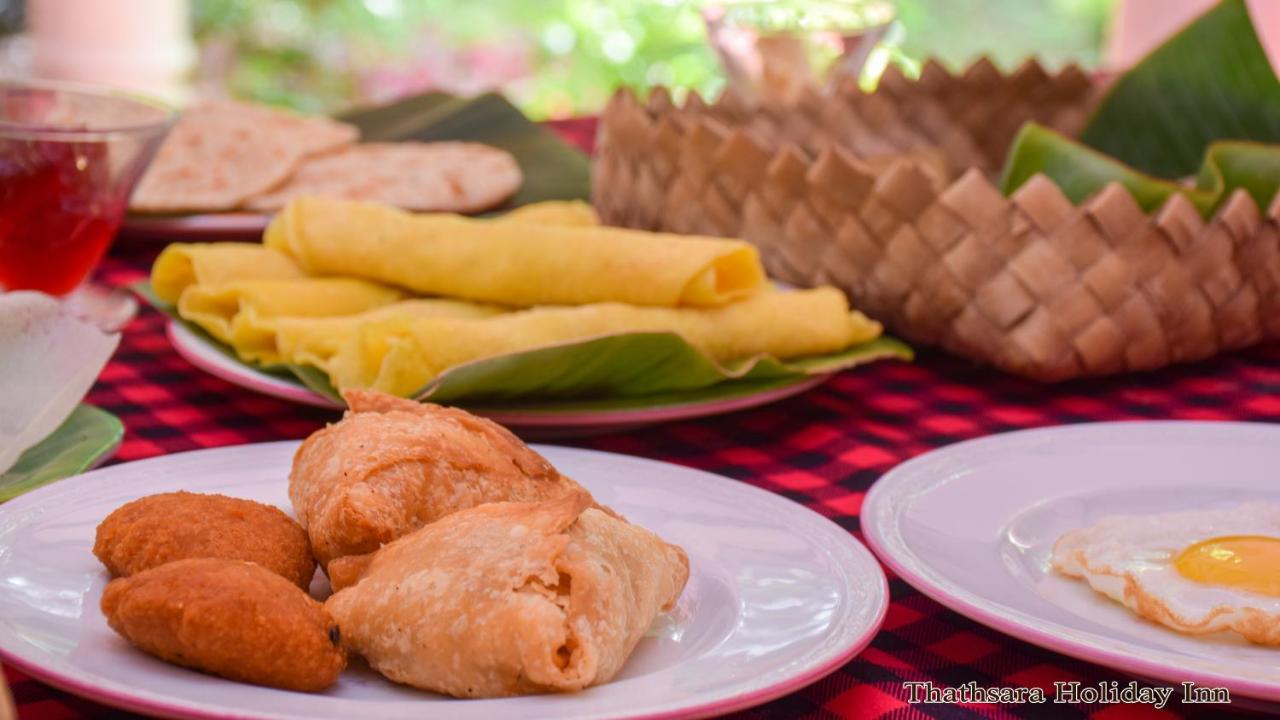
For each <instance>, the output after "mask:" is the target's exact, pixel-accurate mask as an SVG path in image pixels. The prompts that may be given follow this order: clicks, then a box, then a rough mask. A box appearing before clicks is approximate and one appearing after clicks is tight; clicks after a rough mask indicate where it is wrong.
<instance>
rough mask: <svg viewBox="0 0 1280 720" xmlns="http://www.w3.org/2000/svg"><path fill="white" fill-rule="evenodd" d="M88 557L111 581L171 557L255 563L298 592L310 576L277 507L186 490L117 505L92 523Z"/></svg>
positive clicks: (302, 541)
mask: <svg viewBox="0 0 1280 720" xmlns="http://www.w3.org/2000/svg"><path fill="white" fill-rule="evenodd" d="M93 554H94V555H96V556H98V559H99V560H101V561H102V564H103V565H106V566H107V570H109V571H110V572H111V574H112V575H115V576H128V575H133V574H134V573H138V572H142V571H143V570H147V569H149V568H153V567H157V566H159V565H163V564H165V563H168V562H173V561H174V560H184V559H187V558H224V559H228V560H245V561H248V562H254V563H257V564H259V565H261V566H262V567H264V568H266V569H267V570H270V571H271V572H274V573H276V574H278V575H280V576H281V577H283V578H284V579H286V580H288V581H289V582H291V583H293V584H294V585H297V586H298V587H300V588H303V589H304V590H305V589H306V588H307V587H308V586H310V585H311V576H312V575H314V574H315V572H316V562H315V559H314V558H312V557H311V548H310V545H309V543H308V542H307V534H306V532H305V531H304V530H303V529H302V527H301V526H299V525H298V523H296V522H294V521H293V519H292V518H290V517H289V516H288V515H285V514H284V512H282V511H281V510H280V509H279V508H275V507H272V506H270V505H264V504H262V503H259V502H254V501H252V500H245V499H243V498H233V497H227V496H226V495H205V494H201V493H189V492H172V493H162V494H159V495H149V496H147V497H144V498H139V499H137V500H134V501H133V502H130V503H126V504H124V505H121V506H120V507H118V508H116V509H115V510H114V511H113V512H112V513H111V514H110V515H108V516H107V517H106V519H105V520H103V521H102V523H101V524H99V525H98V532H97V537H96V538H95V539H94V543H93Z"/></svg>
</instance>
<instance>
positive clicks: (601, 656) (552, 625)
mask: <svg viewBox="0 0 1280 720" xmlns="http://www.w3.org/2000/svg"><path fill="white" fill-rule="evenodd" d="M355 569H356V570H357V572H359V570H361V569H362V572H360V573H359V574H360V576H359V579H358V582H355V584H354V585H351V586H349V587H346V588H345V589H343V590H340V591H338V592H337V593H336V594H334V595H333V596H331V597H330V598H329V600H328V601H327V602H326V604H325V607H326V608H328V610H329V611H330V612H331V613H332V614H333V617H334V618H335V619H336V620H337V621H338V624H339V625H340V626H341V627H342V635H343V639H344V640H343V641H344V643H346V644H347V646H348V647H349V648H350V649H352V650H354V651H357V652H359V653H361V654H362V655H364V657H365V658H366V659H367V660H368V661H369V664H370V665H372V666H373V667H374V668H375V669H376V670H378V671H379V672H381V673H382V674H383V675H385V676H386V677H388V678H389V679H391V680H394V681H396V682H401V683H406V684H409V685H413V686H416V687H419V688H423V689H426V690H433V691H436V692H440V693H446V694H449V695H454V696H456V697H502V696H508V695H516V694H523V693H542V692H557V691H572V690H581V689H582V688H585V687H588V686H591V685H598V684H600V683H604V682H607V681H608V680H610V679H611V678H613V677H614V676H615V675H616V674H617V673H618V671H619V670H620V669H621V668H622V665H623V663H625V662H626V660H627V657H628V656H630V654H631V651H632V650H634V649H635V646H636V644H637V643H638V642H639V641H640V638H641V637H642V636H643V635H644V633H645V632H646V631H647V630H648V628H649V626H650V624H651V623H652V622H653V619H654V618H655V617H656V616H657V614H658V613H659V612H660V611H662V610H665V609H669V608H670V607H672V605H674V603H675V601H676V599H677V598H679V596H680V593H681V591H682V590H683V589H684V585H685V582H686V580H687V579H688V576H689V563H688V558H687V557H686V556H685V553H684V551H683V550H681V549H680V548H679V547H676V546H675V545H669V544H667V543H665V542H663V541H662V539H661V538H659V537H658V536H657V535H654V534H653V533H651V532H649V531H648V530H645V529H644V528H641V527H638V526H636V525H632V524H630V523H627V522H626V521H624V520H619V519H617V518H615V517H613V516H610V515H608V514H607V513H604V512H602V511H600V510H598V509H595V508H592V507H591V498H590V496H589V495H587V494H586V493H585V492H574V493H569V494H564V495H561V496H560V497H557V498H554V499H551V500H546V501H542V502H537V503H492V504H487V505H482V506H480V507H476V508H472V509H470V510H464V511H462V512H458V513H455V514H453V515H450V516H448V517H446V518H444V519H442V520H438V521H436V522H434V523H432V524H430V525H427V526H425V527H423V528H421V529H419V530H416V531H414V532H413V533H411V534H409V535H406V536H404V537H402V538H400V539H399V540H396V541H395V542H392V543H390V544H389V545H387V546H386V547H384V548H382V549H381V550H379V551H378V552H377V553H375V554H374V555H373V557H372V558H371V559H370V560H369V561H368V563H367V566H365V567H363V568H359V567H358V564H357V567H356V568H355ZM347 580H348V581H349V580H351V578H347Z"/></svg>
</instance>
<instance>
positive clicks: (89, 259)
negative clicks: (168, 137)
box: [0, 82, 172, 295]
mask: <svg viewBox="0 0 1280 720" xmlns="http://www.w3.org/2000/svg"><path fill="white" fill-rule="evenodd" d="M171 119H172V113H170V112H169V111H168V110H166V109H164V108H163V107H161V106H158V105H155V104H154V103H149V102H145V101H140V100H136V99H134V98H131V97H128V96H125V95H120V94H111V93H104V92H99V91H93V90H86V89H82V88H75V87H71V86H63V85H57V84H42V83H8V82H0V290H39V291H42V292H46V293H49V294H51V295H65V294H67V293H70V292H71V291H72V290H75V289H76V287H78V286H79V285H80V284H81V283H82V282H83V281H84V280H85V278H86V277H87V276H88V275H89V273H90V272H91V271H92V270H93V269H94V268H95V267H96V266H97V264H98V262H99V261H100V260H101V259H102V256H103V254H104V253H105V252H106V250H107V246H108V245H109V244H110V243H111V240H112V238H113V237H114V236H115V233H116V230H117V229H118V228H119V226H120V221H121V218H122V217H123V215H124V211H125V207H126V204H127V203H128V199H129V193H130V192H132V190H133V186H134V184H135V183H136V182H137V180H138V178H139V177H140V176H141V174H142V171H143V170H144V169H145V167H146V164H147V163H148V162H149V161H150V159H151V157H152V156H153V155H154V154H155V151H156V149H157V147H158V146H159V143H160V141H161V139H163V137H164V133H165V132H166V131H167V130H168V127H169V123H170V121H171Z"/></svg>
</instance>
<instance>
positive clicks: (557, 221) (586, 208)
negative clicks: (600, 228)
mask: <svg viewBox="0 0 1280 720" xmlns="http://www.w3.org/2000/svg"><path fill="white" fill-rule="evenodd" d="M494 219H495V220H498V221H501V222H522V223H537V224H539V225H560V226H562V227H594V226H596V225H599V224H600V216H599V215H597V214H596V209H595V208H593V207H591V204H590V203H585V202H583V201H581V200H546V201H544V202H540V203H532V204H529V205H522V206H520V207H518V208H516V209H515V210H512V211H511V212H508V213H504V214H503V215H500V216H499V217H497V218H494Z"/></svg>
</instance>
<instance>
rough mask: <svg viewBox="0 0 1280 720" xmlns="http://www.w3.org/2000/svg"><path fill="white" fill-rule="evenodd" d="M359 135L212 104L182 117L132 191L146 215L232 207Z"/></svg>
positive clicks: (325, 123)
mask: <svg viewBox="0 0 1280 720" xmlns="http://www.w3.org/2000/svg"><path fill="white" fill-rule="evenodd" d="M358 136H359V133H358V132H357V131H356V129H355V128H354V127H352V126H350V125H346V124H343V123H340V122H335V121H333V120H329V119H327V118H315V117H302V116H300V115H294V114H293V113H288V112H282V111H279V110H272V109H269V108H265V107H262V106H259V105H249V104H246V103H237V102H211V103H205V104H202V105H197V106H195V107H193V108H191V109H189V110H187V111H186V112H184V113H183V115H182V119H181V120H179V121H178V123H177V124H176V125H174V127H173V130H171V131H170V132H169V136H168V137H167V138H165V141H164V144H163V145H162V146H161V147H160V151H159V152H158V153H157V154H156V158H155V160H154V161H153V162H152V163H151V166H150V167H149V168H148V169H147V173H146V175H144V176H143V177H142V181H141V182H140V183H139V184H138V189H137V191H136V192H134V194H133V199H132V202H131V205H130V207H131V209H133V210H135V211H138V212H150V213H179V212H210V211H219V210H232V209H234V208H236V207H237V206H239V205H240V204H241V203H243V202H244V201H245V200H246V199H248V198H249V197H251V196H253V195H257V194H258V193H261V192H266V191H267V190H270V189H272V188H274V187H276V186H278V185H280V184H281V183H283V182H284V181H285V180H286V179H287V178H288V177H289V176H290V175H292V174H293V172H294V170H295V169H296V168H297V166H298V163H299V162H301V160H302V159H303V158H304V157H306V156H308V155H314V154H316V153H322V152H325V151H329V150H336V149H338V148H341V147H344V146H347V145H350V144H352V143H354V142H355V141H356V138H357V137H358Z"/></svg>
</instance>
